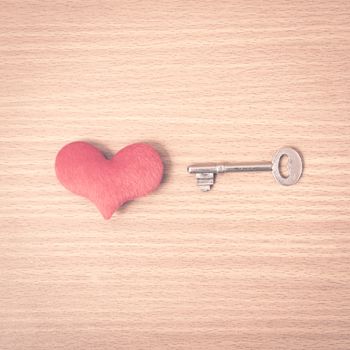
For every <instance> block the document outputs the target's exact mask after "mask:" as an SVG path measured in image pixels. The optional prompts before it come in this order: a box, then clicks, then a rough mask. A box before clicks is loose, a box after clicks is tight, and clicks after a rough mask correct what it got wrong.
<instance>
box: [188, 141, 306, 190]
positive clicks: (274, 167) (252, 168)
mask: <svg viewBox="0 0 350 350" xmlns="http://www.w3.org/2000/svg"><path fill="white" fill-rule="evenodd" d="M283 156H287V157H288V176H283V175H282V174H281V171H280V161H281V159H282V157H283ZM187 171H188V172H189V173H190V174H196V179H197V185H198V187H199V188H200V189H201V190H202V191H204V192H207V191H210V189H211V187H212V186H213V185H214V182H215V175H217V174H219V173H234V172H258V171H272V174H273V176H274V178H275V179H276V181H277V182H279V183H280V184H281V185H284V186H290V185H294V184H296V183H297V182H298V181H299V179H300V177H301V175H302V172H303V162H302V159H301V156H300V155H299V153H298V152H297V151H296V150H294V149H293V148H287V147H285V148H281V149H280V150H279V151H278V152H277V153H276V154H275V156H274V157H273V159H272V162H269V163H257V164H236V165H205V166H195V165H192V166H189V167H188V168H187Z"/></svg>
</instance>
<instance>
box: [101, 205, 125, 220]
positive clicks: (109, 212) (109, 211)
mask: <svg viewBox="0 0 350 350" xmlns="http://www.w3.org/2000/svg"><path fill="white" fill-rule="evenodd" d="M119 208H120V205H117V206H114V207H113V208H112V207H110V208H104V207H103V208H101V207H100V208H99V207H97V209H98V210H99V212H100V213H101V214H102V216H103V218H104V219H105V220H109V219H111V218H112V216H113V214H114V213H115V212H116V211H117V210H118V209H119Z"/></svg>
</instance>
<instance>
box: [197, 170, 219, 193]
mask: <svg viewBox="0 0 350 350" xmlns="http://www.w3.org/2000/svg"><path fill="white" fill-rule="evenodd" d="M196 178H197V186H198V187H199V188H200V190H201V191H203V192H208V191H210V189H211V186H212V185H213V184H214V181H215V178H214V174H213V173H198V174H196Z"/></svg>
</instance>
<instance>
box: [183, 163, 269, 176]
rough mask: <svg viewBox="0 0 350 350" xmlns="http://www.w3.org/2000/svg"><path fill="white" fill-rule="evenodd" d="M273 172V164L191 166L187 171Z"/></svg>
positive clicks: (197, 172) (214, 172) (215, 172)
mask: <svg viewBox="0 0 350 350" xmlns="http://www.w3.org/2000/svg"><path fill="white" fill-rule="evenodd" d="M271 170H272V163H261V164H234V165H205V166H189V167H188V168H187V171H188V172H189V173H190V174H206V173H212V174H219V173H240V172H246V171H271Z"/></svg>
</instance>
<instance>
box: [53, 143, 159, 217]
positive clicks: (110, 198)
mask: <svg viewBox="0 0 350 350" xmlns="http://www.w3.org/2000/svg"><path fill="white" fill-rule="evenodd" d="M55 168H56V175H57V178H58V180H59V181H60V182H61V184H62V185H63V186H64V187H66V188H67V189H68V190H70V191H71V192H73V193H75V194H77V195H80V196H83V197H86V198H88V199H89V200H91V201H92V202H93V203H94V204H95V205H96V206H97V208H98V209H99V211H100V212H101V214H102V215H103V217H104V218H105V219H110V218H111V216H112V215H113V213H114V212H115V211H116V210H117V209H118V208H119V207H120V206H122V205H123V204H124V203H125V202H127V201H130V200H132V199H135V198H137V197H141V196H145V195H146V194H148V193H150V192H152V191H154V190H155V189H156V188H157V187H158V186H159V185H160V182H161V180H162V177H163V163H162V160H161V158H160V156H159V154H158V152H157V151H156V150H155V149H154V148H152V147H151V146H150V145H148V144H145V143H134V144H132V145H129V146H126V147H125V148H123V149H122V150H120V151H119V152H118V153H117V154H115V155H114V157H113V158H111V159H106V158H105V156H104V155H103V154H102V153H101V151H100V150H99V149H97V148H96V147H94V146H93V145H91V144H89V143H87V142H73V143H70V144H68V145H66V146H64V147H63V148H62V149H61V150H60V151H59V152H58V154H57V157H56V164H55Z"/></svg>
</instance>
